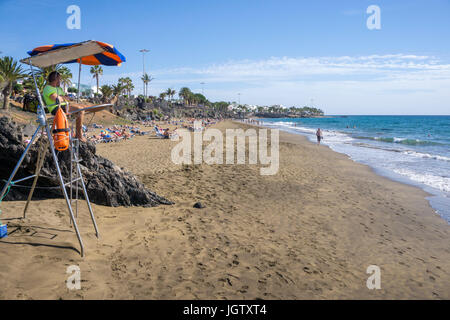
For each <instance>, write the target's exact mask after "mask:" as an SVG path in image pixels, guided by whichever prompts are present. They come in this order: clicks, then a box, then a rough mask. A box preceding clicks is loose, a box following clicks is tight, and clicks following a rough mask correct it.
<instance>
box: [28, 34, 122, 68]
mask: <svg viewBox="0 0 450 320" xmlns="http://www.w3.org/2000/svg"><path fill="white" fill-rule="evenodd" d="M52 51H54V54H52ZM28 54H29V55H30V56H31V57H34V58H33V59H32V60H33V62H34V63H32V64H33V65H35V66H38V67H47V66H49V65H54V64H65V63H80V64H84V65H90V66H95V65H105V66H120V65H121V64H122V62H125V61H126V58H125V57H124V56H123V55H122V54H121V53H120V52H119V50H117V49H116V48H115V47H114V46H113V45H110V44H108V43H106V42H100V41H94V40H89V41H84V42H79V43H65V44H52V45H45V46H40V47H37V48H34V49H33V50H31V51H28ZM41 57H42V59H39V58H41ZM24 60H25V59H24ZM48 60H51V61H48ZM24 62H25V61H24Z"/></svg>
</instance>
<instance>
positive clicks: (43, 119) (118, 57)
mask: <svg viewBox="0 0 450 320" xmlns="http://www.w3.org/2000/svg"><path fill="white" fill-rule="evenodd" d="M28 54H29V55H30V57H28V58H24V59H22V60H21V61H20V62H22V63H24V64H28V65H29V66H30V71H31V75H32V77H33V81H34V85H35V89H36V94H37V98H38V100H39V106H38V108H37V123H38V128H37V129H36V131H35V132H34V134H33V136H32V138H31V140H30V142H29V143H28V144H27V146H26V147H25V150H24V152H23V153H22V155H21V157H20V158H19V160H18V162H17V164H16V166H15V167H14V170H13V171H12V173H11V175H10V177H9V179H8V181H7V182H6V184H5V185H4V186H3V189H2V191H1V193H0V199H3V197H4V196H5V194H6V192H7V191H9V189H10V188H11V187H14V185H15V184H16V183H19V182H22V181H25V180H29V179H34V180H33V184H32V186H31V189H30V192H29V194H28V199H27V203H26V205H25V208H24V212H23V216H24V217H26V212H27V209H28V206H29V203H30V200H31V198H32V196H33V192H34V190H35V188H36V184H37V180H38V178H39V173H40V170H41V168H42V166H43V164H44V160H45V154H46V152H47V151H48V149H50V151H51V153H52V157H53V161H54V164H55V168H56V174H57V176H58V180H59V187H60V189H61V192H62V194H63V196H64V199H65V201H66V204H67V209H68V212H69V216H70V221H71V223H73V226H74V229H75V233H76V235H77V238H78V241H79V243H80V254H81V256H84V246H83V240H82V238H81V234H80V231H79V229H78V226H77V222H76V218H77V217H78V189H79V184H81V189H82V191H83V195H84V199H85V200H86V203H87V206H88V209H89V214H90V216H91V219H92V223H93V225H94V229H95V233H96V236H97V238H98V237H99V232H98V228H97V223H96V221H95V216H94V212H93V210H92V207H91V203H90V201H89V196H88V194H87V191H86V185H85V183H84V179H83V175H82V173H81V169H80V161H81V160H82V159H80V158H79V156H78V148H79V141H78V139H76V138H75V135H74V133H73V129H72V130H71V131H70V137H69V139H70V146H69V150H68V151H64V152H70V154H71V156H70V161H71V166H70V177H69V181H64V178H63V176H62V174H61V168H60V165H59V160H58V157H57V153H56V151H55V146H54V141H53V138H52V132H51V129H50V127H51V125H52V123H51V121H50V119H49V118H48V117H47V115H46V114H45V108H46V107H48V106H46V105H45V104H44V102H43V99H42V96H41V93H40V92H39V87H38V85H37V81H36V75H35V70H34V68H33V67H37V68H45V67H50V66H54V65H57V64H67V63H78V65H79V69H78V70H79V71H78V89H79V88H80V77H81V66H82V65H106V66H120V65H121V63H122V62H125V61H126V59H125V57H124V56H123V55H122V54H121V53H120V52H119V51H118V50H117V49H116V48H115V47H114V46H112V45H110V44H107V43H104V42H100V41H93V40H89V41H84V42H80V43H68V44H55V45H46V46H41V47H37V48H35V49H33V50H32V51H29V52H28ZM79 98H80V92H79V90H78V96H77V102H78V101H79ZM69 104H70V103H69ZM109 106H111V104H102V105H96V106H90V107H86V108H84V109H81V110H78V111H77V112H80V111H85V112H98V111H100V110H103V109H105V108H107V107H109ZM75 114H76V112H73V113H70V112H69V113H68V116H73V115H75ZM72 128H73V125H72ZM38 136H40V137H41V139H39V143H40V146H39V148H38V150H39V151H38V152H39V154H38V157H37V163H36V170H35V173H34V174H33V175H31V176H28V177H25V178H21V179H18V180H15V181H14V180H13V179H14V176H15V175H16V173H17V171H18V169H19V168H20V165H21V164H22V162H23V160H24V158H25V156H26V154H27V153H28V152H29V150H30V147H31V146H32V145H33V144H34V142H35V140H36V139H37V137H38ZM49 147H50V148H49ZM67 188H68V189H69V192H67ZM73 189H75V190H73ZM74 191H75V192H74ZM74 207H75V210H74ZM74 213H75V214H74Z"/></svg>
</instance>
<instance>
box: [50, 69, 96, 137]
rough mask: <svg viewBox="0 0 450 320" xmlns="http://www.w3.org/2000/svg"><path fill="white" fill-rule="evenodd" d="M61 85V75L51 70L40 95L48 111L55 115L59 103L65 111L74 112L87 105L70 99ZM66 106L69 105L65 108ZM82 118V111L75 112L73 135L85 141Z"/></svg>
mask: <svg viewBox="0 0 450 320" xmlns="http://www.w3.org/2000/svg"><path fill="white" fill-rule="evenodd" d="M60 85H61V75H60V74H59V73H58V72H56V71H53V72H52V73H50V74H49V76H48V79H47V84H46V86H45V87H44V91H43V93H42V97H43V98H44V102H45V105H46V106H47V109H48V112H50V113H51V114H53V115H55V114H56V111H57V110H58V108H59V105H61V107H62V108H63V111H64V112H65V113H68V112H74V111H77V110H80V109H83V108H85V107H88V106H89V105H87V104H85V105H82V104H78V103H75V102H72V101H70V99H69V97H68V96H67V95H66V93H65V92H64V90H63V89H62V88H61V87H60ZM67 106H69V108H68V110H67ZM83 119H84V111H80V112H78V113H77V122H76V130H75V136H76V138H77V139H79V140H80V141H82V142H86V139H85V138H83V131H82V126H83Z"/></svg>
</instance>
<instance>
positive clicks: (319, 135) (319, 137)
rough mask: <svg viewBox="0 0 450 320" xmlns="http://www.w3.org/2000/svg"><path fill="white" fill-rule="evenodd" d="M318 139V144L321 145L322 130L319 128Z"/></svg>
mask: <svg viewBox="0 0 450 320" xmlns="http://www.w3.org/2000/svg"><path fill="white" fill-rule="evenodd" d="M316 137H317V144H320V140H322V139H323V136H322V130H320V128H318V129H317V131H316Z"/></svg>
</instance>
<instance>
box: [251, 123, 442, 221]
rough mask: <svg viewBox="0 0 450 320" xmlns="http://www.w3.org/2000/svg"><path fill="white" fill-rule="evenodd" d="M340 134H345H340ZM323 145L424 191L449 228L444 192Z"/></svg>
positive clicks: (387, 176) (303, 135)
mask: <svg viewBox="0 0 450 320" xmlns="http://www.w3.org/2000/svg"><path fill="white" fill-rule="evenodd" d="M249 125H252V124H249ZM261 127H263V128H269V129H270V128H272V127H271V126H264V124H263V125H261ZM274 128H276V127H274ZM278 129H279V130H280V131H283V132H286V133H289V134H294V135H296V136H302V137H305V138H306V140H307V141H308V142H310V143H312V144H314V141H312V140H310V139H309V137H308V135H307V134H305V133H302V132H295V131H289V130H288V129H286V128H278ZM340 133H343V134H346V132H340ZM323 145H324V146H326V147H328V148H329V149H330V150H331V151H333V152H337V153H340V154H343V155H345V156H347V157H348V158H349V159H350V160H352V161H353V162H355V163H359V164H363V165H365V166H368V167H369V168H370V169H371V170H372V171H373V172H374V173H375V174H376V175H378V176H381V177H384V178H387V179H389V180H390V181H395V182H398V183H402V184H406V185H409V186H413V187H415V188H418V189H420V190H422V191H424V192H425V194H426V195H425V199H426V200H427V201H428V203H429V205H430V207H431V208H432V209H433V210H434V213H435V214H436V215H437V216H439V217H440V218H441V219H443V220H444V221H445V222H446V223H447V224H448V225H449V226H450V220H449V219H450V213H449V212H448V208H449V199H448V197H446V196H445V195H444V191H442V190H439V189H436V188H433V187H431V186H429V185H427V184H424V183H420V182H418V181H414V180H412V179H410V178H409V177H406V176H403V175H400V174H398V173H396V172H394V171H391V170H388V169H386V168H382V167H376V166H373V165H371V164H369V163H365V162H362V161H358V160H354V159H353V158H352V156H351V155H349V154H347V153H345V152H343V151H338V150H335V149H333V148H332V147H331V146H329V145H327V144H323ZM440 211H442V212H440Z"/></svg>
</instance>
